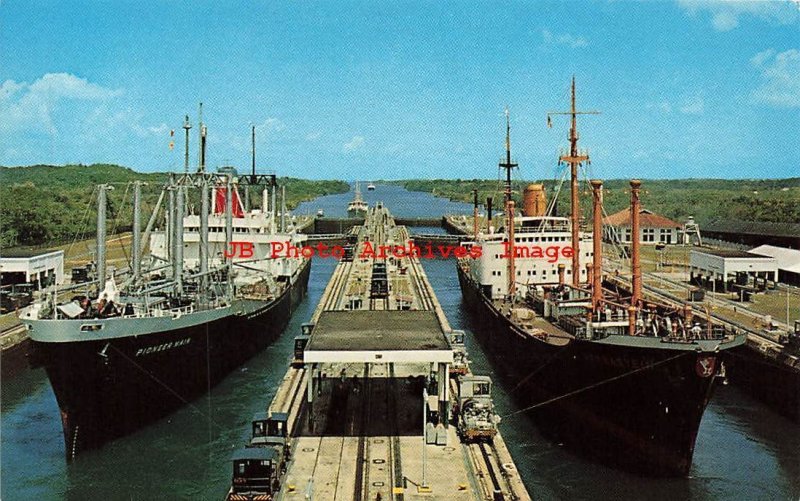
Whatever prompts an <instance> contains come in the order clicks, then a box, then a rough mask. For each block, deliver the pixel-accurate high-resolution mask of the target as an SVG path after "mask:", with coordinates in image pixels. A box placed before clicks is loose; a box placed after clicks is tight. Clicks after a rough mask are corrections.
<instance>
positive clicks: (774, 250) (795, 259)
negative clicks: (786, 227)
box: [750, 245, 800, 273]
mask: <svg viewBox="0 0 800 501" xmlns="http://www.w3.org/2000/svg"><path fill="white" fill-rule="evenodd" d="M750 252H753V253H755V254H761V255H764V256H772V257H774V258H775V260H776V261H777V262H778V269H779V270H784V271H789V272H791V273H800V250H795V249H787V248H786V247H776V246H774V245H759V246H758V247H756V248H755V249H752V250H751V251H750Z"/></svg>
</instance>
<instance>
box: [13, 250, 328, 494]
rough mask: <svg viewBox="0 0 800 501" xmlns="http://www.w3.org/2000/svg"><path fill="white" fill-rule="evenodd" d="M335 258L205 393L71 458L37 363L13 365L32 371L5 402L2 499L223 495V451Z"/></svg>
mask: <svg viewBox="0 0 800 501" xmlns="http://www.w3.org/2000/svg"><path fill="white" fill-rule="evenodd" d="M334 266H335V261H333V260H325V259H317V260H315V261H314V262H313V265H312V269H311V277H310V280H309V291H308V296H307V297H306V299H305V300H304V301H303V303H302V304H301V305H300V306H299V307H298V309H297V310H296V312H295V314H294V315H293V316H292V319H291V322H290V324H289V326H288V327H287V329H286V330H285V331H284V332H283V334H282V335H281V336H280V337H279V338H278V339H277V340H276V341H275V342H274V343H273V344H272V345H270V346H269V347H267V349H266V350H264V351H263V352H262V353H260V354H258V355H256V356H255V357H254V358H252V359H251V360H249V361H248V362H247V363H245V364H244V365H242V366H241V367H240V368H239V369H237V370H235V371H234V372H233V373H231V374H230V375H229V376H228V377H227V378H225V379H224V380H223V381H222V382H221V383H220V384H219V385H217V386H216V387H215V388H213V389H212V391H211V393H210V394H209V395H206V396H203V397H201V398H199V399H197V400H195V401H193V402H191V403H190V404H189V405H186V406H184V407H183V408H181V409H180V410H178V411H176V412H174V413H173V414H171V415H169V416H167V417H166V418H164V419H162V420H161V421H159V422H157V423H155V424H153V425H152V426H149V427H146V428H144V429H142V430H139V431H138V432H136V433H134V434H132V435H129V436H127V437H123V438H121V439H118V440H115V441H113V442H111V443H109V444H107V445H105V446H104V447H103V448H101V449H99V450H96V451H89V452H87V453H85V454H83V455H81V456H79V458H78V459H77V460H76V461H74V462H72V463H70V464H67V463H66V462H65V460H64V441H63V436H62V432H61V423H60V420H59V417H58V416H59V412H58V407H57V404H56V401H55V397H54V396H53V393H52V390H51V389H50V385H49V383H48V382H47V379H46V376H45V375H44V372H43V371H42V370H38V371H28V372H27V373H26V374H22V375H20V378H22V381H23V382H24V381H26V379H25V378H28V379H31V382H29V383H23V384H25V385H27V386H28V387H29V388H33V389H35V391H34V392H33V393H28V394H27V396H26V397H25V398H22V399H21V401H19V402H18V403H17V404H16V408H14V409H9V410H8V412H6V408H5V406H4V409H3V417H2V418H3V420H2V452H3V454H2V470H3V475H2V499H4V500H14V499H37V500H49V499H69V500H75V501H79V500H80V501H83V500H86V499H137V500H138V499H143V500H149V499H162V498H168V497H169V498H174V499H209V500H218V499H222V498H223V497H224V495H225V493H226V492H227V490H228V487H229V486H230V478H231V470H230V466H229V464H230V461H229V459H230V456H231V453H232V451H233V450H234V449H236V448H239V447H241V446H243V445H244V443H245V441H246V439H247V437H248V432H249V426H250V419H251V417H252V415H253V414H255V413H256V412H259V411H263V410H264V409H265V407H266V405H267V404H268V403H269V402H270V400H271V399H272V397H273V395H274V394H275V391H276V389H277V387H278V384H279V383H280V381H281V379H282V378H283V376H284V374H285V372H286V368H287V366H288V363H289V360H290V358H291V355H292V351H293V348H294V342H293V338H294V336H295V335H296V334H297V333H299V332H300V324H302V323H303V322H306V321H308V319H309V318H310V317H311V314H312V312H313V310H314V308H315V306H316V304H317V302H318V301H319V299H320V297H321V295H322V292H323V290H324V287H325V285H326V284H327V282H328V279H329V277H330V274H331V273H332V271H333V268H334ZM15 379H16V378H15ZM14 385H15V386H18V385H19V383H17V382H16V381H15V382H14ZM7 391H8V392H9V393H12V392H17V393H22V392H26V391H27V390H25V389H24V388H18V389H14V388H11V387H10V386H9V387H7V385H6V382H3V396H4V397H5V396H6V392H7ZM17 398H18V399H19V398H20V397H17ZM4 404H5V398H4Z"/></svg>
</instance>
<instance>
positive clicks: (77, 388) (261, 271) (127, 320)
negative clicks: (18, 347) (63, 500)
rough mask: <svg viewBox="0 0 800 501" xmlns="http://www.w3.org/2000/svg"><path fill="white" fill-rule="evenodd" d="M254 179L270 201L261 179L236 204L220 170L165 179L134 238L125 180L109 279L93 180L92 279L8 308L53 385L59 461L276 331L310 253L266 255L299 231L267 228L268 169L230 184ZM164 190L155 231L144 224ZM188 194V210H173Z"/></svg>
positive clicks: (139, 422)
mask: <svg viewBox="0 0 800 501" xmlns="http://www.w3.org/2000/svg"><path fill="white" fill-rule="evenodd" d="M259 178H260V179H261V181H264V180H265V179H266V180H267V183H270V184H271V185H272V189H273V197H272V200H273V203H272V205H271V208H270V209H269V210H268V209H267V207H268V205H269V202H268V200H269V196H268V190H267V189H266V188H265V189H264V192H263V193H264V195H263V207H262V210H252V211H249V212H245V211H244V208H243V206H242V204H241V200H240V198H239V194H238V190H237V178H236V177H234V176H233V175H231V174H230V173H228V174H207V173H205V172H202V171H201V172H198V173H196V174H182V175H173V176H171V177H170V181H169V182H168V183H167V185H166V186H165V187H164V190H163V191H162V193H161V196H160V198H159V200H158V202H157V204H156V207H155V210H154V215H153V217H151V219H150V223H149V224H148V225H147V229H146V231H145V235H144V238H143V237H142V232H141V224H140V211H141V209H140V208H141V203H140V200H141V183H138V182H137V183H135V186H134V204H133V206H134V225H133V245H132V248H131V250H130V253H131V254H130V255H131V256H132V259H131V270H130V272H126V274H127V276H126V275H125V274H120V275H117V276H115V275H114V274H112V275H111V276H110V277H107V273H106V241H105V240H106V238H105V237H106V235H105V233H106V232H105V228H106V207H107V198H106V192H107V191H108V190H109V189H110V188H109V186H105V185H102V186H99V187H98V189H97V191H98V197H97V202H98V211H97V212H98V216H97V253H96V261H97V275H96V277H95V280H93V281H92V282H89V283H84V284H79V285H72V286H68V287H64V288H61V289H59V290H57V291H53V292H51V293H49V294H47V295H46V296H45V297H43V298H42V299H41V300H39V301H37V302H35V303H34V304H32V305H31V306H29V307H28V308H26V309H25V310H23V312H22V314H21V317H20V319H21V320H22V322H23V323H24V324H25V325H26V327H27V329H28V333H29V335H30V338H31V340H32V342H33V345H34V356H35V357H36V359H37V361H38V362H39V363H40V364H42V365H43V366H44V368H45V370H46V371H47V375H48V377H49V379H50V383H51V385H52V387H53V391H54V392H55V395H56V399H57V401H58V406H59V409H60V413H61V422H62V425H63V431H64V440H65V446H66V456H67V459H68V460H71V459H73V458H75V456H76V455H78V454H79V453H81V452H82V451H84V450H87V449H92V448H97V447H100V446H101V445H103V444H104V443H105V442H107V441H109V440H111V439H113V438H116V437H119V436H122V435H125V434H127V433H130V432H132V431H134V430H136V429H138V428H140V427H142V426H144V425H146V424H148V423H151V422H153V421H154V420H156V419H158V418H160V417H163V416H165V415H166V414H168V413H169V412H171V411H173V410H175V409H177V408H178V407H180V406H182V405H184V404H186V403H188V402H190V401H191V400H192V399H194V398H196V397H198V396H199V395H201V394H203V393H205V392H206V391H208V390H209V388H210V387H211V386H213V385H215V384H216V383H218V382H219V381H220V380H221V379H222V378H223V377H224V376H225V375H226V374H228V373H229V372H230V371H231V370H232V369H234V368H235V367H237V366H239V365H240V364H242V363H243V362H244V361H245V360H247V359H248V358H250V357H252V356H253V355H254V354H256V353H257V352H258V351H260V350H262V349H263V348H265V347H266V346H267V345H268V344H269V343H270V342H271V341H272V340H274V339H275V338H276V337H277V336H278V335H279V334H280V333H281V332H282V331H283V329H284V327H285V326H286V324H287V322H288V321H289V318H290V316H291V314H292V312H293V311H294V309H295V308H296V307H297V305H298V304H299V303H300V302H301V300H302V298H303V296H304V295H305V292H306V290H307V287H308V277H309V270H310V260H308V259H305V258H303V257H302V256H301V257H298V258H271V247H272V243H273V242H284V243H286V242H291V243H292V244H293V245H296V246H300V245H302V244H303V241H304V237H303V236H301V235H298V234H295V232H294V231H293V230H287V229H286V225H285V221H281V223H280V227H279V226H278V221H276V219H275V214H276V210H275V209H276V204H275V184H274V183H275V177H274V176H255V175H253V176H252V177H250V176H244V177H243V178H242V181H247V179H250V181H249V182H253V181H257V180H258V179H259ZM262 184H263V183H262ZM197 188H199V190H197ZM198 191H199V194H198V193H197V192H198ZM165 199H167V200H168V207H167V209H166V210H164V212H163V217H164V225H165V226H164V229H163V230H156V231H151V227H152V225H154V222H155V221H156V220H157V215H158V214H159V211H160V207H161V206H162V205H163V202H164V200H165ZM195 203H197V204H198V205H199V206H200V207H201V209H200V211H199V214H197V215H184V213H185V209H186V208H187V207H193V206H194V204H195ZM210 203H211V204H212V207H211V208H209V204H210ZM148 234H150V248H151V252H150V254H151V255H150V256H149V257H148V258H145V259H143V258H142V249H143V242H144V241H147V238H148V236H147V235H148Z"/></svg>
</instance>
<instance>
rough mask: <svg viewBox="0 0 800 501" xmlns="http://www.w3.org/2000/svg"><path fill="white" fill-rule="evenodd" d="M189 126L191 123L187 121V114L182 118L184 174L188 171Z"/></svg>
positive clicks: (190, 126)
mask: <svg viewBox="0 0 800 501" xmlns="http://www.w3.org/2000/svg"><path fill="white" fill-rule="evenodd" d="M191 128H192V124H190V123H189V115H186V117H185V118H184V120H183V130H184V132H185V134H184V135H185V137H186V147H185V149H184V154H183V173H184V174H188V173H189V130H190V129H191Z"/></svg>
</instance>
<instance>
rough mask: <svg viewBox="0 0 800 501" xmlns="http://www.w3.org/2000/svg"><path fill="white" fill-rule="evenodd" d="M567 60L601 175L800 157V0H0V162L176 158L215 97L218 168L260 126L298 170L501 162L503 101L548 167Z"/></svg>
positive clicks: (545, 171) (400, 173) (763, 168)
mask: <svg viewBox="0 0 800 501" xmlns="http://www.w3.org/2000/svg"><path fill="white" fill-rule="evenodd" d="M573 74H574V75H575V76H576V78H577V83H578V84H577V85H578V106H579V107H580V108H583V109H597V110H600V111H602V114H601V115H598V116H591V117H586V118H584V119H581V121H580V124H579V129H580V132H581V145H582V146H583V147H586V148H588V149H589V152H590V155H591V156H592V160H593V162H592V165H591V166H590V173H591V174H592V175H593V176H598V177H604V178H619V177H634V176H635V177H643V178H671V177H725V178H749V177H788V176H800V133H799V132H798V130H800V2H798V1H790V0H773V1H754V0H751V1H746V2H733V1H721V0H720V1H705V0H661V1H650V2H644V1H641V2H634V1H595V2H592V1H589V2H583V1H577V0H574V1H563V2H556V1H546V2H541V1H540V2H533V1H531V2H502V3H501V2H463V1H453V2H447V1H439V2H433V1H430V2H405V1H401V2H374V1H372V2H334V1H325V2H306V1H292V2H277V1H259V0H250V1H243V2H211V1H207V2H206V1H197V2H179V1H163V2H158V1H151V2H138V1H137V2H133V1H112V0H105V1H94V2H72V1H56V0H51V1H38V2H37V1H30V0H26V1H22V0H5V1H3V2H2V4H0V165H27V164H33V163H56V164H61V163H67V162H69V163H77V162H81V163H94V162H112V163H119V164H122V165H126V166H130V167H132V168H134V169H137V170H142V171H156V170H158V171H163V170H170V169H172V170H178V169H181V168H182V165H183V160H182V158H183V140H182V136H181V133H182V130H181V129H180V127H181V124H182V121H183V116H184V114H187V113H188V114H189V115H190V120H191V121H192V123H193V124H194V125H195V126H196V125H197V103H198V102H200V101H203V103H204V118H205V122H206V124H207V126H208V129H209V135H208V138H209V139H208V144H209V150H208V164H209V165H210V166H211V167H216V166H219V165H224V164H233V165H238V166H242V167H246V166H248V165H249V148H250V146H249V144H250V137H249V127H250V124H251V123H252V124H255V125H256V126H257V134H258V140H257V149H258V164H259V166H260V167H261V168H263V169H271V170H275V171H277V172H278V173H279V174H282V175H292V176H300V177H310V178H340V179H348V180H352V179H373V178H392V179H397V178H411V177H424V178H431V177H450V178H473V177H483V178H492V177H495V176H496V175H497V169H496V164H497V161H498V159H499V158H500V156H501V155H502V152H503V134H504V118H503V109H504V107H505V106H508V107H509V108H510V112H511V121H512V149H513V152H514V156H515V158H516V159H517V161H518V162H519V163H520V166H521V173H520V174H521V177H522V178H524V179H543V178H545V179H546V178H552V177H553V176H554V175H555V173H556V161H555V160H556V158H557V155H558V152H559V150H560V149H561V148H564V147H566V146H567V130H568V123H567V121H566V119H564V118H555V119H554V120H553V128H552V129H548V128H547V126H546V112H547V111H548V110H563V109H566V108H567V106H568V98H569V82H570V78H571V77H572V75H573ZM171 129H174V130H175V131H176V137H175V148H174V150H173V151H170V149H169V147H168V145H169V142H170V137H169V131H170V130H171ZM196 130H197V129H196V127H195V129H193V131H192V132H193V133H194V132H196ZM196 151H197V140H196V137H195V136H194V134H193V137H192V145H191V152H192V163H193V164H194V163H195V162H196V156H197V155H196Z"/></svg>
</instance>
